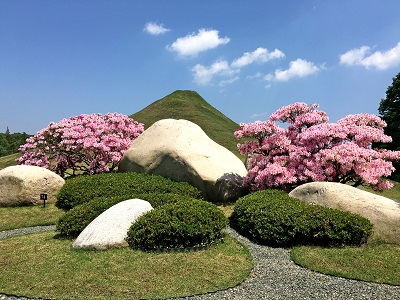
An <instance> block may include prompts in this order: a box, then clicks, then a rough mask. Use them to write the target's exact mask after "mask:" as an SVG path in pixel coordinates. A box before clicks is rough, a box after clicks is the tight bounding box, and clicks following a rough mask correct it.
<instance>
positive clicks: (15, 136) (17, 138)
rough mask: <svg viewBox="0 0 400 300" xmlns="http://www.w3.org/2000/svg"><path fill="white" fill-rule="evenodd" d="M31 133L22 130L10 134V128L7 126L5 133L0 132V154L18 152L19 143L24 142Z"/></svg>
mask: <svg viewBox="0 0 400 300" xmlns="http://www.w3.org/2000/svg"><path fill="white" fill-rule="evenodd" d="M30 136H31V135H29V134H27V133H25V132H23V133H20V132H14V133H11V134H10V130H9V129H8V127H7V130H6V132H5V133H2V132H0V156H6V155H10V154H14V153H17V152H18V149H19V147H20V146H21V145H23V144H25V141H26V139H27V138H28V137H30Z"/></svg>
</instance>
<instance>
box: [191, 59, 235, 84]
mask: <svg viewBox="0 0 400 300" xmlns="http://www.w3.org/2000/svg"><path fill="white" fill-rule="evenodd" d="M192 72H193V76H194V81H195V82H196V83H197V84H200V85H207V84H209V83H210V82H211V80H212V79H213V77H214V76H216V75H227V76H231V75H233V74H234V73H237V72H238V71H237V70H233V69H231V68H230V66H229V64H228V62H227V61H226V60H220V61H216V62H214V63H213V64H212V65H211V66H209V67H206V66H203V65H201V64H197V65H195V66H194V67H193V68H192Z"/></svg>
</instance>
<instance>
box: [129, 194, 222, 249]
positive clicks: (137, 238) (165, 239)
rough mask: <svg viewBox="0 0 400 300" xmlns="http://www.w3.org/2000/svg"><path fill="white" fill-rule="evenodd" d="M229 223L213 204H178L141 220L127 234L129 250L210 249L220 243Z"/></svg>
mask: <svg viewBox="0 0 400 300" xmlns="http://www.w3.org/2000/svg"><path fill="white" fill-rule="evenodd" d="M227 225H228V219H227V218H226V217H225V216H224V214H223V213H222V211H221V210H220V209H219V208H218V207H216V206H215V205H214V204H212V203H210V202H206V201H202V200H193V201H191V202H187V201H179V202H176V203H171V204H166V205H163V206H160V207H158V208H155V209H154V210H152V211H150V212H147V213H146V214H144V215H142V216H140V217H139V218H138V220H137V221H136V222H135V223H133V224H132V226H131V227H130V228H129V230H128V237H127V241H128V244H129V246H130V247H131V248H132V249H141V250H158V249H171V248H173V249H175V248H188V247H204V246H209V245H212V244H214V243H217V242H218V241H220V240H222V238H223V232H222V229H223V228H224V227H225V226H227Z"/></svg>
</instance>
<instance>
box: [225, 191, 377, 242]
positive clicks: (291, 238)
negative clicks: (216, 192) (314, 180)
mask: <svg viewBox="0 0 400 300" xmlns="http://www.w3.org/2000/svg"><path fill="white" fill-rule="evenodd" d="M231 223H232V226H234V227H237V229H238V230H239V231H241V232H242V233H243V234H245V235H247V236H248V237H250V238H251V239H253V240H254V241H256V242H257V243H260V244H269V245H273V246H291V245H296V244H318V245H343V244H345V245H360V244H362V243H365V242H366V241H367V238H368V237H369V236H370V235H371V233H372V224H371V222H370V221H369V220H367V219H365V218H363V217H361V216H359V215H356V214H352V213H349V212H343V211H340V210H337V209H332V208H327V207H323V206H319V205H311V204H306V203H304V202H301V201H300V200H297V199H294V198H291V197H289V195H288V194H287V193H286V192H284V191H282V190H263V191H258V192H254V193H252V194H249V195H247V196H245V197H242V198H240V199H239V200H238V201H237V202H236V204H235V207H234V211H233V214H232V216H231Z"/></svg>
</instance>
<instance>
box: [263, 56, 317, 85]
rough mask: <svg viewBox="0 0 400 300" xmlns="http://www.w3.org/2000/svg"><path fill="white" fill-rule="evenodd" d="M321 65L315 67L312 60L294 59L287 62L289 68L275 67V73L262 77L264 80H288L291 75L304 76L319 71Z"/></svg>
mask: <svg viewBox="0 0 400 300" xmlns="http://www.w3.org/2000/svg"><path fill="white" fill-rule="evenodd" d="M321 69H323V67H317V66H316V65H314V64H313V63H312V62H309V61H306V60H303V59H300V58H298V59H296V60H294V61H291V62H290V63H289V68H288V69H286V70H281V69H277V70H276V71H275V74H274V75H272V74H268V75H266V76H265V77H264V79H265V80H267V81H271V80H277V81H288V80H289V79H291V78H293V77H305V76H309V75H311V74H314V73H317V72H319V71H320V70H321Z"/></svg>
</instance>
